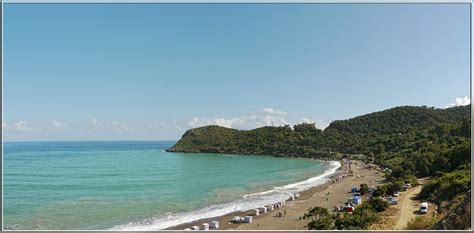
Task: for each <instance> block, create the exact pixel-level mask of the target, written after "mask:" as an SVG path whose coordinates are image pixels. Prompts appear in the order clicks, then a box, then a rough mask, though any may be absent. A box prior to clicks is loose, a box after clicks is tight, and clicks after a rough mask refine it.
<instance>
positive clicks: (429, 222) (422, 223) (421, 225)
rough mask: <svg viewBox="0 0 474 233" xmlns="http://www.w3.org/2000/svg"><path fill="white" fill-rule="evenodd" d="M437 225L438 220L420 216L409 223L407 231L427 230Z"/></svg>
mask: <svg viewBox="0 0 474 233" xmlns="http://www.w3.org/2000/svg"><path fill="white" fill-rule="evenodd" d="M435 223H436V218H435V217H434V216H433V217H423V216H418V217H416V218H414V219H413V220H411V221H410V222H408V224H407V230H426V229H428V228H430V227H431V226H433V225H434V224H435Z"/></svg>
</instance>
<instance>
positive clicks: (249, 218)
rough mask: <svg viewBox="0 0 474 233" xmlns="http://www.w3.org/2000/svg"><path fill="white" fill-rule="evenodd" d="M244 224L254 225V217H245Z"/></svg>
mask: <svg viewBox="0 0 474 233" xmlns="http://www.w3.org/2000/svg"><path fill="white" fill-rule="evenodd" d="M244 222H245V223H252V216H245V218H244Z"/></svg>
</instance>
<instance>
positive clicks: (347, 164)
mask: <svg viewBox="0 0 474 233" xmlns="http://www.w3.org/2000/svg"><path fill="white" fill-rule="evenodd" d="M342 162H344V164H345V171H344V174H343V175H341V176H338V177H337V178H335V179H333V180H332V182H333V183H336V182H339V181H341V180H342V179H344V177H346V176H347V175H349V173H350V170H351V163H352V161H351V160H350V159H346V158H343V159H342Z"/></svg>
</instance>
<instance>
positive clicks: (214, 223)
mask: <svg viewBox="0 0 474 233" xmlns="http://www.w3.org/2000/svg"><path fill="white" fill-rule="evenodd" d="M209 226H210V227H211V228H212V229H217V228H219V221H216V220H214V221H211V225H209Z"/></svg>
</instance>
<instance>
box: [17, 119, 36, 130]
mask: <svg viewBox="0 0 474 233" xmlns="http://www.w3.org/2000/svg"><path fill="white" fill-rule="evenodd" d="M12 129H14V130H18V131H28V130H32V128H30V127H28V121H25V120H22V121H17V122H15V123H13V127H12Z"/></svg>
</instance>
